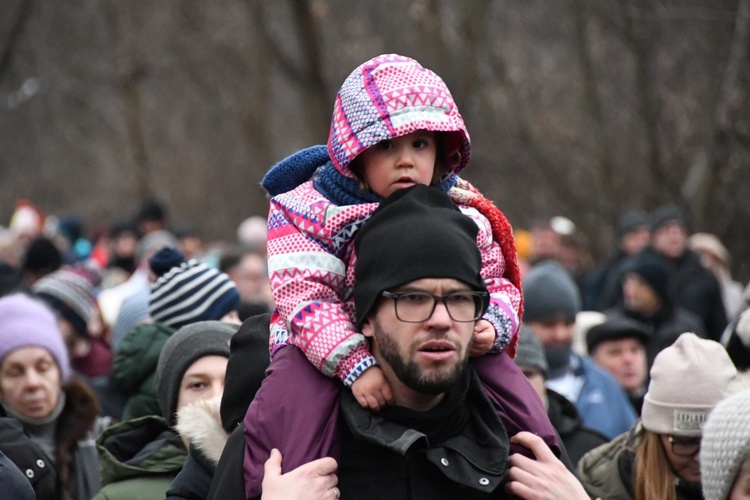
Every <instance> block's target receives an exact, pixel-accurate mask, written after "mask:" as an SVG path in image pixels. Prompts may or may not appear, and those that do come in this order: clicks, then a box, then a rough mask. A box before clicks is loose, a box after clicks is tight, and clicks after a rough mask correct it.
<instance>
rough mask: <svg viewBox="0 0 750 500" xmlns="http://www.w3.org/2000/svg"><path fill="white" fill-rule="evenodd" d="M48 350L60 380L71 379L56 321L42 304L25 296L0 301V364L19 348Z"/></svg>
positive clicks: (65, 352) (5, 298)
mask: <svg viewBox="0 0 750 500" xmlns="http://www.w3.org/2000/svg"><path fill="white" fill-rule="evenodd" d="M30 346H39V347H44V348H45V349H47V350H48V351H49V352H50V354H52V357H53V358H55V361H57V366H58V367H59V368H60V376H61V380H62V381H63V382H65V381H66V380H67V379H68V377H69V376H70V362H69V359H68V351H67V349H66V348H65V343H64V342H63V338H62V334H61V333H60V329H59V328H58V326H57V319H55V315H54V314H52V311H50V310H49V308H47V306H45V305H44V304H43V303H42V302H40V301H38V300H35V299H33V298H31V297H29V296H28V295H24V294H20V293H17V294H14V295H8V296H7V297H3V298H2V299H0V364H2V362H3V361H4V360H5V357H6V356H7V355H8V354H10V353H11V352H12V351H14V350H16V349H19V348H21V347H30Z"/></svg>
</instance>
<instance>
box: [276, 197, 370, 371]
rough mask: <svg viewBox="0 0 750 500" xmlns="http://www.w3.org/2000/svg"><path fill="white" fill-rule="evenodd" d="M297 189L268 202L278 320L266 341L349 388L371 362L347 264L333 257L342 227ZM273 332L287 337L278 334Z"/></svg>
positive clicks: (321, 202) (324, 206) (323, 203)
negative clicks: (289, 348) (286, 347)
mask: <svg viewBox="0 0 750 500" xmlns="http://www.w3.org/2000/svg"><path fill="white" fill-rule="evenodd" d="M303 186H304V185H303ZM303 186H301V187H300V188H298V189H295V190H294V191H291V192H289V193H285V194H283V195H280V196H277V197H274V198H273V199H272V200H271V210H270V213H269V219H268V272H269V278H270V281H271V289H272V291H273V297H274V300H275V302H276V310H277V312H278V313H279V315H280V317H281V319H282V321H283V323H282V322H279V323H281V325H279V323H277V324H276V325H274V326H272V333H271V335H272V339H271V342H272V343H276V344H279V343H284V342H289V343H291V344H294V345H296V346H298V347H299V348H300V349H301V350H302V351H303V352H304V353H305V355H306V356H307V359H309V360H310V362H311V363H312V364H313V366H315V368H316V369H318V370H319V371H321V372H322V373H323V374H324V375H327V376H329V377H337V378H339V379H341V381H342V382H344V384H345V385H351V384H352V383H353V382H354V380H356V378H357V377H358V376H359V375H360V374H361V373H362V372H363V371H364V370H365V369H367V368H369V367H370V366H373V365H374V364H375V359H374V358H373V357H372V354H370V352H369V350H368V348H367V343H366V342H365V337H364V335H362V334H361V333H360V332H359V331H358V330H357V329H356V328H355V327H354V325H353V317H354V316H353V313H354V304H353V300H351V292H350V291H349V290H348V289H347V287H346V272H347V266H346V262H345V261H344V260H342V259H341V258H340V257H339V255H341V253H340V251H341V252H343V249H344V245H343V244H342V243H344V244H345V243H348V242H349V238H345V240H346V241H344V240H342V238H341V233H340V232H339V231H347V227H338V226H335V225H333V226H332V225H331V224H326V217H327V214H328V215H330V213H329V208H333V209H338V207H332V206H331V204H330V202H328V201H327V200H325V199H324V198H322V197H320V198H316V197H315V196H314V193H315V192H314V191H312V190H311V189H310V190H309V192H308V193H305V192H304V190H301V191H300V189H301V188H302V187H303ZM306 202H311V203H306ZM363 218H366V217H363ZM352 223H353V224H354V223H356V221H355V220H354V219H353V220H352ZM360 223H361V222H360ZM342 226H346V224H343V225H342ZM348 229H349V230H351V229H352V228H351V227H349V228H348ZM339 245H340V247H339ZM347 295H348V297H347ZM274 328H275V329H276V331H274ZM279 328H286V330H287V332H288V334H285V333H279V331H278V329H279ZM285 336H286V338H284V337H285Z"/></svg>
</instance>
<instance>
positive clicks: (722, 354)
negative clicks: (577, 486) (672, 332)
mask: <svg viewBox="0 0 750 500" xmlns="http://www.w3.org/2000/svg"><path fill="white" fill-rule="evenodd" d="M736 375H737V370H736V369H735V367H734V365H733V364H732V361H731V359H729V356H728V355H727V353H726V351H725V350H724V348H723V347H722V346H721V344H719V343H718V342H715V341H713V340H707V339H702V338H699V337H698V336H697V335H695V334H694V333H683V334H682V335H680V336H679V337H678V338H677V340H676V341H675V343H674V344H672V345H671V346H670V347H667V348H666V349H664V350H663V351H661V352H660V353H659V354H658V355H657V356H656V359H655V360H654V364H653V366H652V368H651V382H650V383H649V386H648V391H647V392H646V396H645V398H644V401H643V410H642V413H641V419H640V420H639V421H637V422H636V423H635V424H634V425H633V427H632V428H631V429H630V431H629V432H626V433H624V434H622V435H620V436H618V437H617V438H616V439H614V440H613V441H612V442H610V443H607V444H605V445H602V446H600V447H599V448H595V449H594V450H591V451H590V452H589V453H587V454H586V455H584V457H583V458H582V459H581V461H580V462H579V463H578V470H577V472H578V476H579V478H580V479H581V482H582V483H583V485H584V487H585V488H586V490H587V492H588V493H589V494H590V495H591V496H592V498H593V497H599V498H624V499H629V498H633V499H636V500H641V499H651V498H658V499H666V500H676V499H679V500H682V499H702V498H703V496H702V493H701V467H700V451H701V435H702V431H703V426H704V424H705V423H706V420H707V417H708V415H709V413H710V412H711V410H712V409H713V408H714V406H716V404H717V403H718V402H719V401H720V400H721V399H722V396H723V391H724V390H725V389H726V387H727V385H728V384H730V382H732V381H733V380H734V379H735V377H736Z"/></svg>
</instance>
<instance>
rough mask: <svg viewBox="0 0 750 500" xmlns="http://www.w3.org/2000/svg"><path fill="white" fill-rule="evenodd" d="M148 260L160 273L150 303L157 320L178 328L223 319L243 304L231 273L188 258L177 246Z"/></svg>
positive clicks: (152, 286) (153, 315) (152, 287)
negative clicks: (198, 322) (230, 277)
mask: <svg viewBox="0 0 750 500" xmlns="http://www.w3.org/2000/svg"><path fill="white" fill-rule="evenodd" d="M148 263H149V265H150V266H151V270H152V271H153V272H154V274H156V276H158V279H157V280H156V281H155V282H154V284H153V285H151V296H150V298H149V305H148V311H149V313H150V314H151V318H153V320H154V321H159V322H161V323H164V324H165V325H167V326H171V327H172V328H174V329H178V328H180V327H181V326H184V325H188V324H190V323H195V322H196V321H208V320H219V319H221V318H223V317H224V315H226V314H227V313H229V312H231V311H234V310H235V309H237V305H239V303H240V294H239V292H238V291H237V286H236V285H235V284H234V282H233V281H232V280H230V279H229V276H227V275H226V274H224V273H222V272H219V271H217V270H216V269H212V268H210V267H208V266H207V265H206V264H203V263H202V262H198V261H197V260H190V261H186V260H185V258H184V257H183V256H182V254H180V253H179V252H178V251H177V250H175V249H174V248H171V247H165V248H162V249H161V250H159V251H158V252H157V253H156V254H155V255H154V256H153V257H151V259H150V260H149V261H148Z"/></svg>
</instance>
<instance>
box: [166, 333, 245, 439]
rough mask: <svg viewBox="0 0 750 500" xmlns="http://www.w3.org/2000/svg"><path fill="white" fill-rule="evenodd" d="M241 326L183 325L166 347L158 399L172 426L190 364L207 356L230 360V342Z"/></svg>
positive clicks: (168, 422)
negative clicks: (181, 386)
mask: <svg viewBox="0 0 750 500" xmlns="http://www.w3.org/2000/svg"><path fill="white" fill-rule="evenodd" d="M238 328H239V325H233V324H230V323H222V322H221V321H199V322H198V323H193V324H191V325H187V326H183V327H182V328H180V329H179V330H177V331H176V332H175V333H174V334H173V335H172V336H171V337H169V340H167V342H166V343H165V344H164V348H163V349H162V351H161V354H160V355H159V363H158V364H157V365H156V398H157V400H158V401H159V408H161V412H162V414H163V415H164V418H165V419H166V420H167V424H168V425H169V426H170V427H171V426H173V425H174V424H175V422H176V419H175V412H176V411H177V399H178V396H179V394H180V383H181V382H182V377H183V375H185V372H186V371H187V369H188V368H190V365H192V364H193V363H194V362H195V361H197V360H198V359H200V358H202V357H204V356H212V355H214V356H225V357H227V358H229V340H230V339H231V338H232V335H234V333H235V332H236V331H237V329H238Z"/></svg>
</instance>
